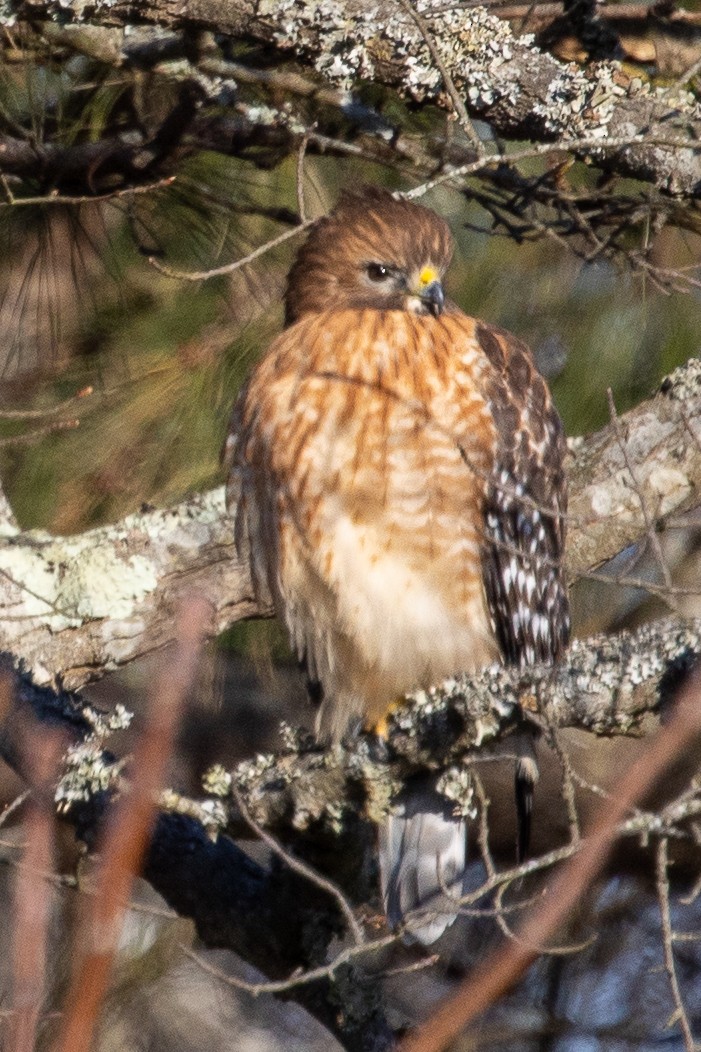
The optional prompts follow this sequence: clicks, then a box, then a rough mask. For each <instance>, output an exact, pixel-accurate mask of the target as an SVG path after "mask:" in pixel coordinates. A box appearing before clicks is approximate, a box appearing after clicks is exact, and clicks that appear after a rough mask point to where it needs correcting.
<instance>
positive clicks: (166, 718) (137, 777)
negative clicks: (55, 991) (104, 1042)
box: [56, 599, 210, 1052]
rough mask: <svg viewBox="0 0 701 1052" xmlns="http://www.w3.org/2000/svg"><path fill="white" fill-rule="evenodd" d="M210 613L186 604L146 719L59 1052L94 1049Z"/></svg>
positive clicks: (111, 834)
mask: <svg viewBox="0 0 701 1052" xmlns="http://www.w3.org/2000/svg"><path fill="white" fill-rule="evenodd" d="M209 618H210V608H209V604H208V603H206V602H205V601H204V600H202V599H190V600H188V601H187V602H184V603H183V604H182V608H181V610H180V614H179V617H178V626H177V635H176V639H177V642H176V647H175V651H174V653H173V654H172V656H170V657H169V660H168V663H167V665H166V666H165V667H164V669H163V672H162V674H161V676H160V678H159V680H158V682H157V684H156V688H155V689H154V691H153V693H152V696H151V701H150V704H149V706H148V711H147V715H146V725H145V727H144V730H143V734H142V738H141V741H140V742H139V745H138V746H137V748H136V750H135V752H134V759H133V781H132V785H131V791H130V792H129V794H128V795H127V796H125V797H124V798H123V799H122V800H121V801H120V802H119V804H118V805H117V806H116V807H115V810H114V812H113V814H112V816H111V820H110V821H109V822H108V825H107V828H106V830H105V836H104V838H103V843H102V857H101V861H100V865H99V868H98V872H97V879H96V889H95V894H94V895H93V896H91V898H90V902H89V904H88V908H87V911H86V917H85V922H84V925H83V931H82V939H83V945H82V946H81V947H79V949H78V953H77V958H78V959H77V964H76V967H75V970H74V973H73V977H72V982H71V987H70V990H69V993H68V998H67V1002H66V1014H65V1019H64V1025H63V1029H62V1033H61V1035H60V1038H59V1041H58V1043H57V1045H56V1050H57V1052H89V1049H90V1047H91V1042H92V1035H93V1032H94V1029H95V1026H96V1023H97V1019H98V1013H99V1009H100V1005H101V1003H102V1001H103V998H104V996H105V993H106V990H107V984H108V981H109V975H110V971H111V969H112V962H113V959H114V955H115V951H116V945H117V939H118V937H119V932H120V930H121V926H122V918H123V915H124V911H125V910H126V908H127V905H128V901H129V893H130V889H131V885H132V882H133V879H134V877H135V875H136V874H138V872H139V870H140V868H141V865H142V862H143V858H144V855H145V852H146V848H147V846H148V841H149V837H150V834H151V829H152V826H153V822H154V820H155V814H156V798H157V793H158V790H159V789H160V788H161V785H162V783H163V778H164V775H165V769H166V764H167V761H168V757H169V756H170V753H171V748H172V743H173V738H174V735H175V732H176V728H177V725H178V720H179V716H180V712H181V709H182V707H183V703H184V701H185V698H186V697H187V693H188V691H189V690H190V687H191V685H192V682H193V679H194V675H195V671H196V668H197V661H198V656H199V652H200V646H201V642H202V639H203V638H204V634H205V631H206V629H207V626H208V621H209Z"/></svg>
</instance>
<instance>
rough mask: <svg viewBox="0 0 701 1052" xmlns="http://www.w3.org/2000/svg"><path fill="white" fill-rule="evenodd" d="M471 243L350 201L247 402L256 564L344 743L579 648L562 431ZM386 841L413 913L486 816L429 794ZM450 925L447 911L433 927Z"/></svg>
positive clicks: (235, 477) (246, 492) (245, 443)
mask: <svg viewBox="0 0 701 1052" xmlns="http://www.w3.org/2000/svg"><path fill="white" fill-rule="evenodd" d="M452 253H453V240H452V237H451V234H450V230H449V228H448V225H447V224H446V223H445V222H444V221H443V220H442V219H441V218H439V217H438V216H437V215H436V214H435V213H433V212H430V211H428V210H427V209H425V208H422V207H420V206H418V205H416V204H413V203H410V202H408V201H405V200H395V199H394V197H392V196H391V195H390V194H389V193H388V192H386V191H384V190H379V189H374V188H365V189H363V190H361V191H360V192H356V193H346V194H345V195H344V196H343V197H342V198H341V201H340V203H339V204H338V206H337V207H336V208H335V210H334V211H333V212H332V213H331V214H330V215H328V216H327V217H326V218H324V219H322V220H321V221H320V222H319V223H318V224H317V225H316V226H315V227H314V228H313V230H312V232H311V234H310V236H309V238H308V240H307V242H306V244H305V245H304V246H303V247H302V249H301V250H300V252H299V254H298V256H297V259H296V262H295V263H294V265H293V267H292V269H291V271H290V275H289V280H288V286H287V294H286V301H285V302H286V329H285V331H284V332H283V333H282V334H281V335H280V336H279V337H278V338H277V339H276V340H275V341H274V343H273V344H272V346H271V347H270V349H269V351H268V353H267V354H266V355H265V356H264V357H263V359H262V360H261V361H260V362H259V363H258V365H257V366H256V368H255V369H254V370H253V373H252V375H251V377H250V379H249V380H248V382H247V384H246V385H245V387H244V388H243V390H242V391H241V393H240V395H239V398H238V401H237V402H236V405H235V407H234V411H233V417H232V421H231V430H230V434H229V438H228V440H227V447H226V455H227V460H228V463H229V465H230V468H231V470H230V475H229V481H228V487H227V493H228V501H229V505H230V507H231V508H232V509H233V510H234V513H235V517H236V544H237V547H238V550H239V554H240V556H241V557H242V558H243V559H245V560H248V562H249V564H250V567H251V572H252V577H253V581H254V585H255V588H256V589H257V592H258V595H259V598H260V599H261V600H262V601H263V602H265V603H269V602H270V601H272V602H273V603H274V606H275V609H276V611H277V613H278V615H279V616H280V617H281V618H282V620H283V621H284V623H285V624H286V626H287V630H288V632H289V635H290V639H291V641H292V644H293V646H294V648H295V650H296V652H297V654H298V656H299V658H300V662H302V663H303V665H304V666H305V668H306V671H307V676H308V680H309V684H310V693H312V694H314V695H316V696H317V697H319V698H320V699H321V710H320V711H321V719H320V724H321V728H322V730H324V731H325V732H327V733H331V734H332V735H333V736H335V737H338V736H340V735H341V734H342V733H343V732H344V730H345V729H346V728H347V726H348V723H349V721H350V720H351V719H352V718H353V717H362V718H363V720H364V721H365V723H366V724H367V723H370V724H374V725H376V724H378V723H380V722H381V721H382V719H383V717H384V716H385V715H386V713H387V712H388V710H389V709H390V708H391V707H392V706H393V705H394V704H395V703H396V702H397V700H398V699H399V698H400V697H401V696H402V695H404V694H405V693H406V692H408V691H409V690H411V689H412V688H416V687H421V686H428V685H430V684H435V683H438V682H440V681H441V680H442V679H444V678H446V677H448V676H451V675H453V674H455V673H457V672H461V671H468V672H469V671H474V670H477V669H479V668H480V667H483V666H485V665H487V664H489V663H491V662H494V661H498V660H503V661H506V662H509V663H516V664H522V665H525V664H530V663H532V662H535V661H554V660H555V659H556V658H557V656H558V654H559V653H560V651H561V649H562V648H563V647H564V646H565V645H566V643H567V640H568V635H569V608H568V601H567V594H566V590H565V583H564V578H563V572H562V549H563V542H564V532H565V531H564V520H563V514H564V511H565V504H566V488H565V481H564V475H563V458H564V453H565V444H564V437H563V432H562V426H561V424H560V420H559V417H558V415H557V413H556V411H555V409H554V408H553V405H552V402H551V399H550V394H549V392H548V389H547V387H546V385H545V382H544V381H543V379H542V378H541V377H540V375H539V374H538V373H537V371H536V369H535V367H534V365H533V362H532V359H531V356H530V353H529V351H528V350H527V348H526V347H525V346H524V345H523V344H522V343H520V342H519V341H518V340H517V339H515V338H514V337H513V336H511V335H509V334H508V333H507V332H504V331H503V330H501V329H498V328H496V327H494V326H490V325H487V324H485V323H484V322H480V321H477V320H475V319H474V318H470V317H468V316H467V315H465V314H464V313H463V312H462V311H461V310H459V308H458V307H456V306H455V305H454V304H452V303H450V302H449V301H446V300H445V297H444V292H443V286H442V283H441V281H442V278H443V275H444V273H445V271H446V269H447V267H448V265H449V263H450V259H451V256H452ZM525 766H527V765H525ZM525 766H524V769H525ZM522 817H523V816H522ZM380 849H381V863H382V865H381V868H382V882H383V894H384V900H385V906H386V909H387V912H388V916H389V919H390V922H391V923H393V924H395V925H396V924H397V923H399V922H400V921H401V920H402V918H403V917H405V916H406V915H407V913H409V912H410V911H411V910H412V909H414V908H415V907H417V906H421V905H422V904H425V903H426V902H430V901H432V900H434V899H435V897H436V895H437V893H438V892H439V890H440V888H441V887H442V886H443V887H444V886H445V884H448V885H450V884H451V883H452V882H453V881H455V880H456V879H461V875H462V871H463V870H464V866H465V830H464V825H463V822H462V821H461V820H460V819H456V818H454V817H453V816H452V813H451V811H450V805H449V804H448V802H447V801H446V800H445V798H442V797H439V795H438V794H437V792H436V791H435V790H433V791H432V792H431V791H430V790H428V789H427V788H426V787H425V786H420V785H418V786H415V787H414V789H413V791H412V793H411V794H410V799H408V800H405V801H404V802H403V805H402V808H401V809H400V813H399V814H396V815H392V816H390V818H389V819H388V821H387V824H386V827H385V828H384V829H383V830H381V836H380ZM452 912H453V914H454V908H453V911H452ZM450 919H452V918H451V917H450V916H449V915H448V913H447V910H446V907H445V903H444V906H443V911H442V912H441V910H440V908H437V909H436V912H435V914H434V915H433V916H432V917H431V916H424V919H423V920H422V921H421V922H419V923H418V924H417V925H416V927H415V929H414V935H415V937H416V938H418V939H420V941H422V942H425V943H428V942H430V941H433V939H435V938H437V937H438V936H439V935H440V934H441V933H442V931H443V930H444V928H445V927H446V926H447V924H448V923H450Z"/></svg>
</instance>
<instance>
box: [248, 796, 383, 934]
mask: <svg viewBox="0 0 701 1052" xmlns="http://www.w3.org/2000/svg"><path fill="white" fill-rule="evenodd" d="M231 795H232V796H233V798H234V800H235V802H236V806H237V807H238V809H239V811H240V812H241V817H242V818H243V820H244V822H245V823H246V825H247V826H249V827H250V828H251V829H252V830H253V832H254V833H255V834H256V836H258V837H259V838H260V839H261V840H262V841H263V843H264V844H267V846H268V847H269V848H270V850H271V851H274V852H275V854H276V855H277V856H278V858H281V859H282V860H283V861H284V862H285V863H286V864H287V865H288V866H289V867H290V869H291V870H293V871H294V872H295V873H298V874H299V876H301V877H304V878H305V879H306V880H308V881H309V882H310V883H311V884H314V885H315V886H316V887H317V888H321V890H322V891H325V892H326V893H327V895H330V896H331V897H332V898H333V899H335V900H336V902H337V904H338V906H339V909H340V910H341V912H342V914H343V916H344V917H345V919H346V923H347V924H348V928H349V930H350V932H351V935H352V936H353V941H354V942H355V943H356V944H357V945H358V944H361V943H365V941H366V939H365V933H364V931H363V929H362V926H361V925H360V924H359V923H358V920H357V918H356V916H355V914H354V912H353V907H352V906H351V904H350V903H349V901H348V899H347V898H346V896H345V895H344V894H343V892H342V891H341V889H340V888H339V887H338V885H336V884H334V882H333V881H332V880H329V879H328V877H324V876H322V875H321V873H317V871H316V870H315V869H313V868H312V867H311V866H310V865H308V864H307V863H306V862H303V861H302V860H301V859H299V858H296V857H295V855H292V854H290V852H289V851H287V850H286V849H285V848H284V847H283V845H282V844H281V843H280V841H279V840H278V839H277V838H276V837H274V836H273V835H272V833H269V832H268V830H267V829H263V827H262V826H261V825H259V823H258V822H256V820H255V818H254V817H253V816H252V815H251V813H250V812H249V810H248V808H247V807H246V804H245V803H244V801H243V798H242V796H241V794H240V792H239V791H238V789H237V788H236V786H235V785H232V787H231Z"/></svg>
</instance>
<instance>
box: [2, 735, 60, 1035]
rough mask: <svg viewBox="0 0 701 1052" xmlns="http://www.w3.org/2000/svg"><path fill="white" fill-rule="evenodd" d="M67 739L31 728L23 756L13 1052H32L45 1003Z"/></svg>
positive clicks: (24, 739)
mask: <svg viewBox="0 0 701 1052" xmlns="http://www.w3.org/2000/svg"><path fill="white" fill-rule="evenodd" d="M65 746H66V740H65V738H64V735H62V734H60V733H56V732H51V731H47V730H46V728H44V727H41V726H40V725H39V724H35V723H33V722H29V721H28V722H27V724H26V726H25V727H24V728H23V735H22V746H21V747H22V753H23V756H24V761H23V762H24V765H25V770H26V772H27V776H28V778H29V781H30V783H31V785H32V787H33V792H32V795H31V797H30V801H29V806H28V809H27V814H26V817H25V820H24V832H25V838H24V839H25V844H26V846H25V849H24V853H23V856H22V862H21V864H20V865H19V866H18V868H17V872H16V875H15V881H14V914H13V932H12V1026H11V1031H10V1034H11V1037H10V1041H9V1045H8V1047H9V1049H10V1050H11V1052H34V1049H35V1048H36V1036H37V1027H38V1024H39V1016H40V1012H41V1005H42V999H43V997H44V987H45V973H46V951H47V940H48V931H49V921H50V918H51V898H52V896H51V889H50V886H49V881H48V880H47V876H50V875H51V874H52V873H53V868H54V812H53V807H52V803H53V794H52V793H51V792H50V786H52V785H53V784H54V781H55V777H56V772H57V768H58V763H59V760H60V758H61V754H62V753H63V751H64V749H65Z"/></svg>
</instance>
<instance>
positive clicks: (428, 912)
mask: <svg viewBox="0 0 701 1052" xmlns="http://www.w3.org/2000/svg"><path fill="white" fill-rule="evenodd" d="M466 833H467V830H466V822H465V819H464V818H456V817H455V815H454V814H453V813H452V807H451V804H450V802H449V801H448V800H447V799H446V798H445V796H442V795H441V794H440V793H439V792H438V791H437V789H436V788H435V778H434V777H430V776H421V777H418V778H414V779H413V780H412V781H411V782H410V783H409V785H408V786H407V787H406V789H404V791H403V792H402V794H401V795H400V796H399V798H398V800H397V803H396V805H395V813H393V814H390V815H388V816H387V818H386V819H385V821H384V822H383V824H382V825H381V826H380V878H381V884H382V899H383V902H384V906H385V913H386V914H387V919H388V921H389V924H390V927H392V928H397V927H399V926H400V925H402V926H403V927H404V931H405V940H406V941H408V942H420V943H422V945H424V946H429V945H430V944H431V943H433V942H435V941H436V940H437V939H439V938H440V937H441V935H442V934H443V932H444V931H445V930H446V929H447V928H448V927H449V926H450V925H451V924H452V923H453V921H454V920H455V918H456V917H457V915H458V911H459V906H458V901H457V900H458V898H459V896H460V894H461V892H462V887H463V877H464V873H465V860H466V853H467V836H466Z"/></svg>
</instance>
